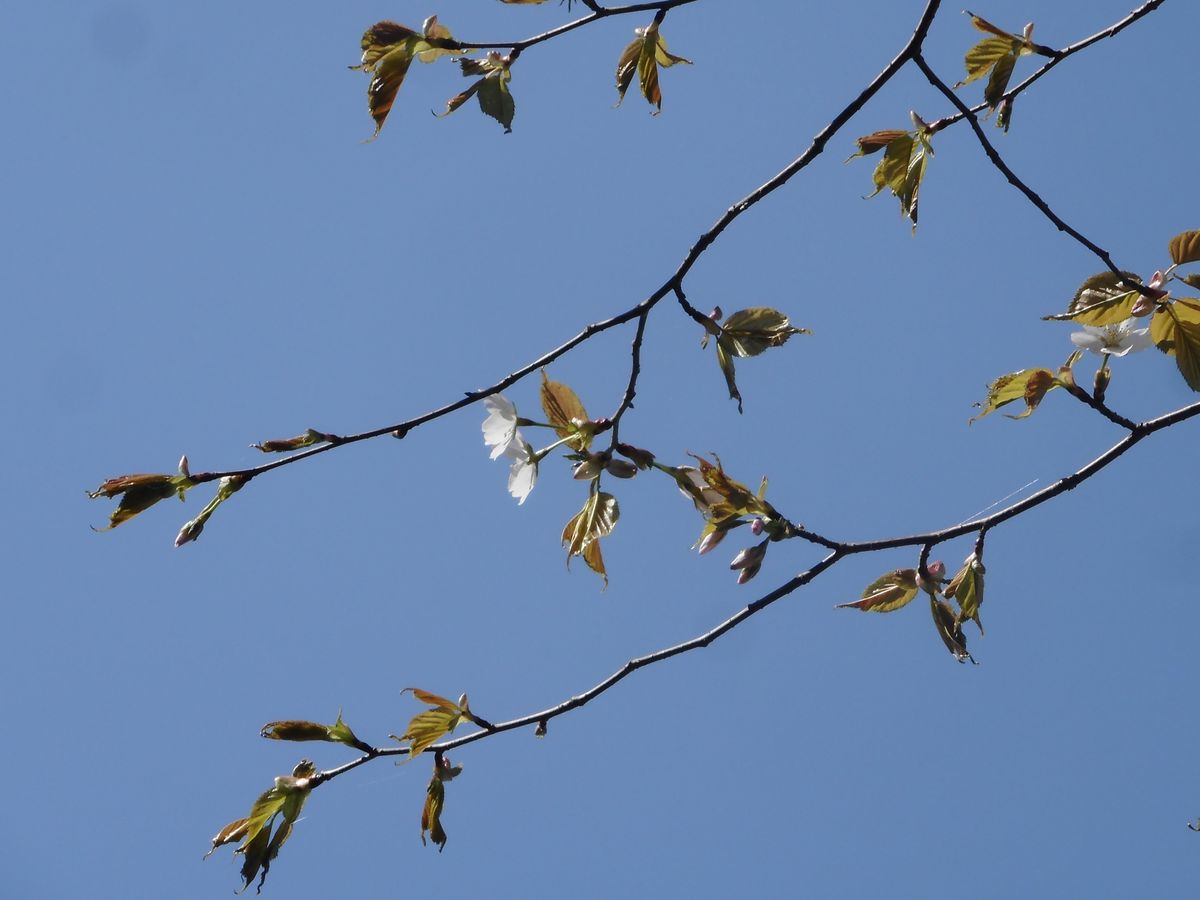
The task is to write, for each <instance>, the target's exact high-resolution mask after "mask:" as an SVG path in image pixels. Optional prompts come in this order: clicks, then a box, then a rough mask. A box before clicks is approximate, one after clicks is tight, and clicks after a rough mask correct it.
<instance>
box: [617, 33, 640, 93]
mask: <svg viewBox="0 0 1200 900" xmlns="http://www.w3.org/2000/svg"><path fill="white" fill-rule="evenodd" d="M641 55H642V38H641V37H638V38H635V39H634V40H633V41H632V42H630V44H629V45H628V46H627V47H626V48H625V49H624V50H622V51H621V58H620V60H619V61H618V62H617V106H620V105H621V103H622V101H624V99H625V92H626V91H627V90H629V85H631V84H632V83H633V76H634V75H635V74H637V67H638V59H639V58H640V57H641Z"/></svg>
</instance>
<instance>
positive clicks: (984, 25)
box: [963, 9, 1018, 40]
mask: <svg viewBox="0 0 1200 900" xmlns="http://www.w3.org/2000/svg"><path fill="white" fill-rule="evenodd" d="M963 12H965V13H966V14H967V15H968V16H970V17H971V24H972V25H974V26H975V27H976V28H978V29H979V30H980V31H986V32H987V33H988V34H994V35H997V36H999V37H1005V38H1008V39H1010V40H1018V38H1017V36H1016V35H1015V34H1011V33H1010V32H1007V31H1005V30H1004V29H1003V28H997V27H996V26H995V25H993V24H992V23H991V22H989V21H988V20H987V19H985V18H983V16H977V15H975V13H973V12H971V11H970V10H969V9H964V10H963Z"/></svg>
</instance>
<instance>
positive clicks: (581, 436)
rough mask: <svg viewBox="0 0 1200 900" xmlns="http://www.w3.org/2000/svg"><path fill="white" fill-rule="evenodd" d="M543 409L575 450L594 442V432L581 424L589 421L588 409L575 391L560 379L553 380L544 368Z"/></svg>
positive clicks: (583, 448)
mask: <svg viewBox="0 0 1200 900" xmlns="http://www.w3.org/2000/svg"><path fill="white" fill-rule="evenodd" d="M541 400H542V411H543V412H544V413H545V414H546V418H547V419H548V420H549V422H550V424H551V425H553V426H554V431H555V433H556V434H557V435H558V436H559V437H560V438H566V437H570V438H571V440H570V441H568V442H567V446H569V447H570V448H571V449H573V450H586V449H587V448H588V447H589V446H590V445H591V443H592V433H591V432H590V431H589V430H588V429H586V428H581V426H582V425H583V424H585V423H587V422H588V421H589V419H588V414H587V410H586V409H584V408H583V403H582V402H581V401H580V399H579V397H578V396H576V394H575V392H574V391H573V390H571V389H570V388H569V387H567V385H565V384H563V383H562V382H560V381H551V380H550V378H549V376H547V375H546V370H545V369H542V388H541Z"/></svg>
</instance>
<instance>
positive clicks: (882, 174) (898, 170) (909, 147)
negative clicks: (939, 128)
mask: <svg viewBox="0 0 1200 900" xmlns="http://www.w3.org/2000/svg"><path fill="white" fill-rule="evenodd" d="M915 142H916V136H915V135H914V134H912V133H911V132H908V131H902V132H900V133H899V135H898V136H897V137H896V138H894V139H893V140H892V141H891V142H889V143H888V145H887V149H886V150H884V152H883V158H882V159H881V160H880V161H879V164H878V165H877V166H876V167H875V172H874V173H873V174H872V178H873V179H874V182H875V191H874V192H873V193H872V194H870V195H869V196H871V197H874V196H875V194H878V193H879V192H880V191H882V190H883V189H884V188H885V187H887V188H891V189H892V193H893V194H899V193H900V192H901V191H902V190H904V181H905V178H906V177H907V176H908V165H909V162H910V160H911V159H912V151H913V145H914V143H915Z"/></svg>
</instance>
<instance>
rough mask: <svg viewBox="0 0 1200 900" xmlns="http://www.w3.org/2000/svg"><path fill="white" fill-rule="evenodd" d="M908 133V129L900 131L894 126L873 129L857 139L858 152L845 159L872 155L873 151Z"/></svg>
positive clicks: (875, 151)
mask: <svg viewBox="0 0 1200 900" xmlns="http://www.w3.org/2000/svg"><path fill="white" fill-rule="evenodd" d="M907 134H908V132H907V131H898V130H896V129H894V128H893V129H890V130H886V131H873V132H871V133H870V134H867V135H864V136H863V137H860V138H859V139H858V140H857V141H855V143H856V144H858V152H857V153H854V154H851V155H850V156H848V157H846V160H845V161H846V162H850V160H852V159H854V158H855V157H858V156H870V155H871V154H872V153H878V152H879V151H880V150H882V149H883V148H884V147H886V146H887V145H888V144H890V143H891V142H892V141H894V140H896V138H901V137H904V136H905V135H907Z"/></svg>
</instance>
